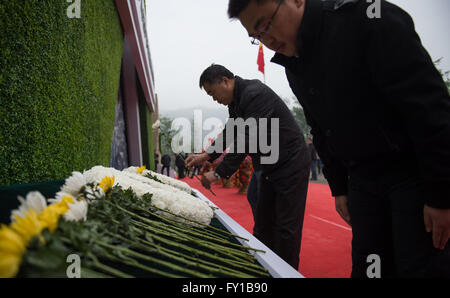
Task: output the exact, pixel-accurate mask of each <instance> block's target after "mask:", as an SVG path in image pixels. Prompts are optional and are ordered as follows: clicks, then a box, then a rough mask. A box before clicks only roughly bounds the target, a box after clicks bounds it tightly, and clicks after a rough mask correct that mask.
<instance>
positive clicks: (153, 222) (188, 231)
mask: <svg viewBox="0 0 450 298" xmlns="http://www.w3.org/2000/svg"><path fill="white" fill-rule="evenodd" d="M146 222H147V223H151V224H152V226H155V223H156V224H157V225H158V227H160V228H162V229H165V230H167V229H170V232H173V233H175V234H176V236H177V237H182V238H183V237H184V239H186V240H189V238H188V237H187V236H186V233H187V234H191V235H193V236H200V237H204V238H206V239H208V240H215V241H217V242H221V243H224V244H227V245H228V246H224V245H221V244H218V243H215V244H214V245H217V247H218V248H219V249H227V250H233V251H235V250H236V249H234V248H232V247H237V248H239V249H237V251H240V252H245V253H246V254H248V252H247V247H245V246H243V245H240V244H235V243H231V242H230V241H227V240H224V239H220V238H215V237H214V238H211V237H208V236H205V235H198V234H196V233H195V232H192V231H191V229H181V228H177V227H172V226H168V225H166V224H161V223H160V222H155V221H151V220H146ZM174 230H175V231H174ZM180 232H182V233H183V234H180ZM198 241H202V242H203V243H205V241H204V240H200V239H199V240H198ZM249 249H252V248H249ZM252 250H256V251H261V250H257V249H252Z"/></svg>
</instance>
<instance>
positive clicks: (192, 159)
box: [185, 153, 209, 168]
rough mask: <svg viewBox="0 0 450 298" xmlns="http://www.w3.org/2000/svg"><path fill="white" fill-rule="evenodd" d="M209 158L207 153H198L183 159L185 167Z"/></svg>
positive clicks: (199, 163) (198, 163)
mask: <svg viewBox="0 0 450 298" xmlns="http://www.w3.org/2000/svg"><path fill="white" fill-rule="evenodd" d="M208 159H209V155H208V153H200V154H194V155H190V156H188V158H186V160H185V164H186V167H188V168H190V167H193V166H199V165H202V164H203V163H204V162H206V161H207V160H208Z"/></svg>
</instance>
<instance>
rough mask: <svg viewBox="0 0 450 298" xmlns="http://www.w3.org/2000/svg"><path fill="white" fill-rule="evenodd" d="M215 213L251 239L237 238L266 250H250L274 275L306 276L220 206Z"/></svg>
mask: <svg viewBox="0 0 450 298" xmlns="http://www.w3.org/2000/svg"><path fill="white" fill-rule="evenodd" d="M192 190H193V191H194V192H195V193H196V194H197V196H198V197H199V198H200V199H202V200H203V201H206V202H207V203H208V204H209V205H211V206H213V207H215V208H218V207H217V205H215V204H214V203H213V202H211V201H210V200H209V199H208V198H206V197H205V196H204V195H203V194H202V193H201V192H199V191H198V190H197V189H194V188H193V189H192ZM214 214H215V216H216V217H217V219H218V220H219V221H220V222H221V223H222V224H223V225H224V226H225V228H226V229H227V230H228V231H229V232H231V233H233V234H235V235H238V236H240V237H243V238H246V239H249V241H245V240H243V239H240V238H236V239H237V240H238V241H239V242H240V243H241V244H242V245H244V246H248V247H252V248H256V249H261V250H264V251H266V252H265V253H262V252H255V251H250V253H251V254H253V255H254V256H255V258H256V259H257V260H258V262H259V263H260V264H261V265H262V266H264V268H266V269H267V270H268V271H269V273H270V275H271V276H272V277H275V278H303V277H304V276H303V275H301V274H300V273H299V272H298V271H297V270H295V269H294V268H292V266H291V265H289V264H288V263H286V262H285V261H284V260H283V259H281V258H280V257H279V256H278V255H277V254H275V253H274V252H273V251H272V250H270V249H269V248H268V247H267V246H265V245H264V244H263V243H262V242H261V241H259V240H258V239H256V238H255V237H254V236H253V235H252V234H250V233H249V232H248V231H247V230H246V229H244V228H243V227H242V226H241V225H239V224H238V223H237V222H236V221H234V220H233V219H232V218H231V217H230V216H228V215H227V214H226V213H225V212H223V211H222V210H221V209H220V208H218V209H217V210H215V211H214Z"/></svg>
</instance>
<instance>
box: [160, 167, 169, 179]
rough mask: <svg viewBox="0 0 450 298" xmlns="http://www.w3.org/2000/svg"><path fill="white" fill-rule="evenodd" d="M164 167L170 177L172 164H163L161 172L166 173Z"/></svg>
mask: <svg viewBox="0 0 450 298" xmlns="http://www.w3.org/2000/svg"><path fill="white" fill-rule="evenodd" d="M164 169H167V176H169V177H170V166H165V165H163V166H162V168H161V174H164Z"/></svg>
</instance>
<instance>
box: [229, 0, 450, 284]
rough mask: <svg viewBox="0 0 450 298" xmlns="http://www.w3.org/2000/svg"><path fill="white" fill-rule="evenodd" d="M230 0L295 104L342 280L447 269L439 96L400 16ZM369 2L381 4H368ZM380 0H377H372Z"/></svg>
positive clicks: (447, 205)
mask: <svg viewBox="0 0 450 298" xmlns="http://www.w3.org/2000/svg"><path fill="white" fill-rule="evenodd" d="M371 2H372V1H370V2H369V1H363V0H361V1H358V0H336V1H320V0H266V1H264V0H247V1H245V0H230V2H229V10H228V13H229V16H230V18H237V19H239V20H240V22H241V23H242V25H243V26H244V27H245V29H246V30H247V31H248V34H249V36H250V37H251V38H252V43H256V44H258V41H261V42H262V43H264V44H265V45H266V46H267V47H268V48H270V49H272V50H274V51H276V52H277V54H276V55H275V56H274V58H273V59H272V62H275V63H278V64H281V65H282V66H284V67H285V69H286V75H287V78H288V81H289V84H290V86H291V88H292V90H293V91H294V93H295V95H296V96H297V98H298V100H299V101H300V103H301V105H302V107H303V108H304V112H305V116H306V119H307V122H308V124H309V125H310V126H311V128H312V135H313V142H314V145H315V148H316V150H317V152H318V154H319V156H320V158H321V159H322V162H323V164H324V168H323V173H324V175H325V177H326V178H327V180H328V183H329V185H330V188H331V191H332V194H333V196H334V197H335V203H336V210H337V212H338V213H339V214H340V215H341V217H342V218H343V219H344V220H345V221H347V223H348V224H351V225H352V231H353V240H352V258H353V268H352V269H353V270H352V277H367V276H372V273H370V272H369V271H370V270H371V269H372V268H373V267H371V262H370V261H369V259H370V260H371V259H372V257H373V255H378V257H379V260H381V276H384V277H386V276H401V277H424V276H446V277H450V273H449V270H450V253H449V251H450V247H449V246H450V245H448V239H449V237H450V188H449V187H448V185H449V183H450V99H449V93H448V89H447V87H446V86H445V84H444V82H443V80H442V77H441V76H440V73H439V72H438V71H437V70H436V68H435V66H434V64H433V61H432V60H431V58H430V56H429V55H428V53H427V52H426V50H425V49H424V48H423V46H422V44H421V42H420V39H419V37H418V35H417V33H416V32H415V30H414V24H413V21H412V19H411V17H410V16H409V15H408V14H407V13H406V12H404V11H403V10H401V9H400V8H399V7H397V6H395V5H393V4H391V3H389V2H386V1H375V2H374V3H371ZM380 3H381V4H380ZM379 4H380V5H379Z"/></svg>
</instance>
